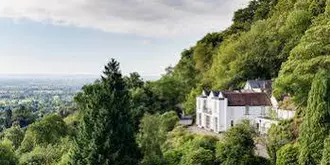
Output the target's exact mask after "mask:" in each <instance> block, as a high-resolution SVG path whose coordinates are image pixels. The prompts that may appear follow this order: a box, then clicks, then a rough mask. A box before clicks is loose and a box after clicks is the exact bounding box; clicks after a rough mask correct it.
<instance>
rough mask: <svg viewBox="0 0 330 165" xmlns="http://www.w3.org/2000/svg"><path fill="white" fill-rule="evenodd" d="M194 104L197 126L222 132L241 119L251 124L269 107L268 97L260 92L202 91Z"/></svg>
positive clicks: (265, 114) (264, 113)
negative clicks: (195, 106)
mask: <svg viewBox="0 0 330 165" xmlns="http://www.w3.org/2000/svg"><path fill="white" fill-rule="evenodd" d="M196 105H197V110H196V124H197V126H198V127H201V128H205V129H207V130H212V131H214V132H224V131H226V130H228V129H230V128H231V127H233V126H234V125H235V124H237V123H240V122H241V121H242V120H249V121H250V122H251V124H252V123H254V122H255V119H256V118H258V117H263V116H264V117H266V116H267V114H268V113H269V111H270V109H271V102H270V99H269V98H268V96H267V94H266V93H262V92H217V91H211V92H207V91H204V92H203V94H202V95H201V96H199V97H197V103H196Z"/></svg>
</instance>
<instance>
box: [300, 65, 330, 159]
mask: <svg viewBox="0 0 330 165" xmlns="http://www.w3.org/2000/svg"><path fill="white" fill-rule="evenodd" d="M329 130H330V75H329V74H328V71H326V70H319V71H318V72H317V74H316V76H315V78H314V80H313V84H312V88H311V90H310V92H309V95H308V104H307V109H306V112H305V116H304V120H303V121H302V123H301V127H300V139H299V146H300V154H299V163H300V164H308V165H311V164H320V161H321V158H322V152H323V148H324V140H325V138H326V137H327V136H328V132H329Z"/></svg>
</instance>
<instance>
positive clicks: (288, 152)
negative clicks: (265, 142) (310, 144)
mask: <svg viewBox="0 0 330 165" xmlns="http://www.w3.org/2000/svg"><path fill="white" fill-rule="evenodd" d="M298 152H299V151H298V147H297V145H296V144H291V143H290V144H286V145H285V146H283V147H281V148H280V149H279V150H278V151H277V159H276V165H296V164H298V154H299V153H298Z"/></svg>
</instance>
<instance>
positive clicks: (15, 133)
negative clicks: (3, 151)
mask: <svg viewBox="0 0 330 165" xmlns="http://www.w3.org/2000/svg"><path fill="white" fill-rule="evenodd" d="M24 133H25V132H24V130H23V129H22V128H20V127H19V126H12V127H11V128H9V129H6V130H5V131H4V137H3V140H4V141H10V142H11V143H12V145H13V148H14V150H16V149H17V148H18V147H19V146H20V145H21V142H22V141H23V138H24Z"/></svg>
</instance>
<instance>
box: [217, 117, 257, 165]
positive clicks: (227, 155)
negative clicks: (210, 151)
mask: <svg viewBox="0 0 330 165" xmlns="http://www.w3.org/2000/svg"><path fill="white" fill-rule="evenodd" d="M253 134H254V131H253V128H251V127H250V126H249V124H248V123H241V124H237V125H236V126H235V127H233V128H231V129H230V130H229V131H228V132H226V133H225V135H224V137H223V139H221V141H220V142H219V143H218V144H217V150H216V151H217V152H216V156H217V159H218V160H219V161H220V163H221V164H224V165H230V164H242V165H243V164H249V163H250V162H251V161H252V160H253V159H254V148H255V145H254V140H253Z"/></svg>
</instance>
